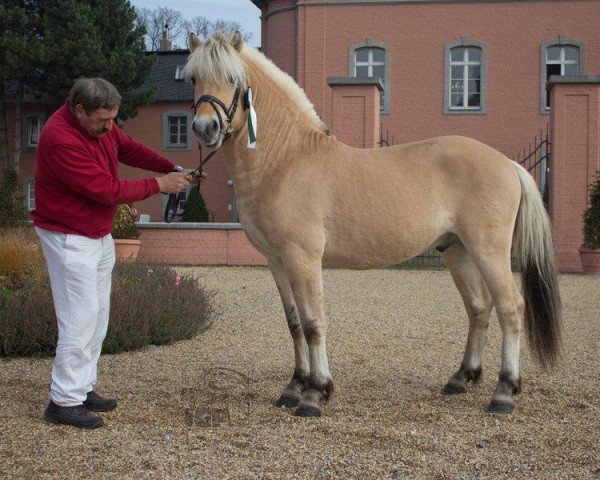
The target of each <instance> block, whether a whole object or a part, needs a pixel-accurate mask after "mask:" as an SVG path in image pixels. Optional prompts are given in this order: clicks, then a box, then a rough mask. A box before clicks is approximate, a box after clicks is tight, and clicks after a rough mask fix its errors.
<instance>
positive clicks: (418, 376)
mask: <svg viewBox="0 0 600 480" xmlns="http://www.w3.org/2000/svg"><path fill="white" fill-rule="evenodd" d="M181 270H182V271H186V272H193V273H194V274H195V275H197V276H198V278H200V279H201V281H202V283H203V284H204V285H205V286H207V287H208V288H210V289H212V290H214V291H215V295H216V302H217V304H218V305H219V310H220V312H219V314H218V316H217V318H216V320H215V324H214V326H213V327H212V329H210V330H209V331H207V332H206V333H205V334H203V335H202V336H200V337H198V338H196V339H194V340H191V341H186V342H180V343H178V344H176V345H171V346H167V347H150V348H147V349H144V350H142V351H136V352H130V353H124V354H119V355H105V356H103V357H102V359H101V366H100V379H101V384H100V385H99V391H100V392H101V393H105V394H109V395H111V394H114V395H115V396H117V398H118V399H119V402H120V406H119V408H118V409H117V410H116V411H114V412H110V413H107V414H104V418H105V424H106V425H105V427H103V428H101V429H99V430H96V431H79V430H76V429H73V428H70V427H65V426H60V427H57V426H50V425H48V424H46V423H45V422H44V421H43V420H42V418H41V415H42V412H43V410H44V408H45V406H46V403H47V390H48V386H49V385H48V384H49V377H50V366H51V360H50V359H15V360H10V361H1V362H0V478H36V479H44V478H127V479H129V478H131V479H138V478H160V479H164V478H175V479H179V478H283V477H286V478H344V479H345V478H361V479H362V478H411V479H412V478H427V479H430V478H434V479H435V478H440V479H442V478H452V479H454V478H490V479H501V478H514V479H521V478H532V479H533V478H535V479H540V478H565V479H567V478H578V479H579V478H581V479H587V478H591V479H600V361H599V351H600V348H599V347H600V308H599V307H600V278H592V277H585V276H578V275H563V276H561V277H560V284H561V289H562V294H563V303H564V316H565V352H566V354H565V358H564V360H563V362H562V363H561V366H560V367H559V368H558V369H557V370H556V371H554V372H552V373H544V372H542V371H541V370H540V369H539V368H538V367H537V366H535V365H534V364H533V363H532V361H531V357H530V355H529V353H528V351H527V349H526V345H524V347H523V354H522V362H521V363H522V376H523V393H522V394H521V395H520V396H519V397H518V398H517V406H516V409H515V413H514V414H513V415H509V416H496V415H490V414H486V413H485V408H486V406H487V404H488V402H489V399H490V396H491V394H492V391H493V389H494V386H495V380H496V377H497V373H498V367H499V358H500V357H499V343H500V336H499V333H500V331H499V327H498V323H497V321H495V319H493V320H492V322H491V326H490V332H489V341H488V348H487V349H486V353H485V357H484V379H483V381H482V382H481V383H480V384H479V385H477V386H475V387H472V388H471V390H470V391H469V392H468V393H467V394H464V395H459V396H452V397H445V396H442V395H441V394H440V393H439V390H440V388H441V387H442V386H443V385H444V383H445V381H446V380H447V378H448V377H449V375H450V374H451V373H452V372H453V371H454V370H455V369H456V368H457V367H458V365H459V363H460V360H461V357H462V351H463V348H464V343H465V339H466V333H467V321H466V317H465V315H464V313H463V307H462V304H461V301H460V297H459V295H458V293H457V292H456V290H455V288H454V286H453V284H452V281H451V279H450V276H449V274H448V273H447V272H444V271H442V272H427V271H402V270H373V271H367V272H350V271H344V270H339V271H327V272H325V275H324V283H325V292H326V310H327V314H328V319H329V353H330V363H331V368H332V373H333V377H334V382H335V384H336V394H335V395H334V398H333V400H332V402H331V403H330V404H329V405H327V406H325V408H324V416H323V417H321V418H320V419H300V418H296V417H294V416H292V415H291V414H290V413H289V412H288V411H285V410H278V409H276V408H275V407H274V406H272V402H273V401H274V400H275V399H276V397H277V396H278V394H279V392H280V389H281V388H282V387H283V386H284V384H285V383H286V382H287V381H288V379H289V378H288V377H289V376H290V375H291V373H292V369H293V358H292V356H293V353H292V343H291V339H290V338H289V334H288V331H287V326H286V325H285V320H284V318H283V311H282V307H281V305H280V302H279V298H278V295H277V289H276V287H275V284H274V283H273V281H272V279H271V277H270V274H269V272H268V270H266V269H263V268H221V267H213V268H194V269H183V268H182V269H181ZM218 373H220V374H219V375H217V374H218ZM223 405H227V406H228V408H224V407H223Z"/></svg>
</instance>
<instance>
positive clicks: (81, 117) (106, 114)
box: [75, 104, 119, 137]
mask: <svg viewBox="0 0 600 480" xmlns="http://www.w3.org/2000/svg"><path fill="white" fill-rule="evenodd" d="M117 113H119V109H118V108H114V109H112V110H108V109H106V108H99V109H98V110H94V111H93V112H91V113H89V114H88V113H87V112H86V111H85V108H83V105H80V104H77V105H76V106H75V116H76V117H77V120H78V121H79V125H81V126H82V127H83V129H84V130H85V131H86V132H88V133H89V134H90V135H91V136H92V137H99V136H101V135H102V134H104V133H106V132H108V131H110V130H112V128H113V125H114V121H115V118H116V116H117Z"/></svg>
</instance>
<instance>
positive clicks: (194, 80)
mask: <svg viewBox="0 0 600 480" xmlns="http://www.w3.org/2000/svg"><path fill="white" fill-rule="evenodd" d="M190 81H191V82H192V85H196V79H195V78H194V77H192V78H190Z"/></svg>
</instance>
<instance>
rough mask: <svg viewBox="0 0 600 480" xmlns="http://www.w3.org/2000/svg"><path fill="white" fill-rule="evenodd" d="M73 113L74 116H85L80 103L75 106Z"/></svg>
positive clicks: (85, 113)
mask: <svg viewBox="0 0 600 480" xmlns="http://www.w3.org/2000/svg"><path fill="white" fill-rule="evenodd" d="M74 111H75V115H76V116H81V115H87V112H86V111H85V108H83V105H82V104H81V103H78V104H77V105H75V108H74Z"/></svg>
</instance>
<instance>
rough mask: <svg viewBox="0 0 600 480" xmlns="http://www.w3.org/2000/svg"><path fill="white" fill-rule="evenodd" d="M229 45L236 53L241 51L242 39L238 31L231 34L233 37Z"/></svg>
mask: <svg viewBox="0 0 600 480" xmlns="http://www.w3.org/2000/svg"><path fill="white" fill-rule="evenodd" d="M231 45H232V46H233V48H235V49H236V50H237V51H238V52H240V51H241V50H242V47H243V46H244V37H242V34H241V33H240V32H239V31H237V32H235V33H234V34H233V37H232V39H231Z"/></svg>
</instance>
